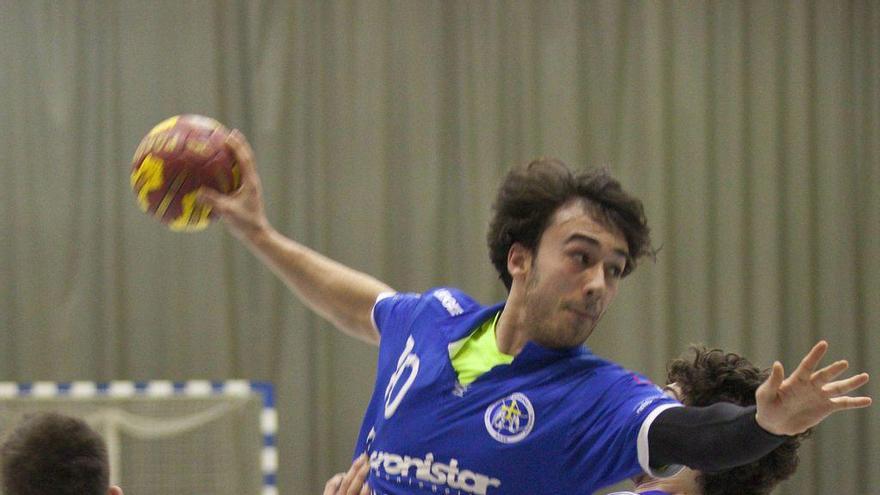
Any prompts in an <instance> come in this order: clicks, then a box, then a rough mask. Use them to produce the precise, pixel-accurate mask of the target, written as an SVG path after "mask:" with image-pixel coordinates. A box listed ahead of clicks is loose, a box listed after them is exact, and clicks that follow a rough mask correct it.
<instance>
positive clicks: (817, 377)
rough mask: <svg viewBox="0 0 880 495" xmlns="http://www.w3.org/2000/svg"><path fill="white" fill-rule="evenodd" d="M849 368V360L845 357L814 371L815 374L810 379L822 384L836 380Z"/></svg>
mask: <svg viewBox="0 0 880 495" xmlns="http://www.w3.org/2000/svg"><path fill="white" fill-rule="evenodd" d="M847 368H849V362H847V361H846V360H845V359H841V360H840V361H837V362H835V363H831V364H829V365H828V366H826V367H824V368H822V369H821V370H819V371H817V372H815V373H813V375H812V376H811V377H810V381H812V382H814V383H818V384H820V385H822V384H825V383H829V382H830V381H831V380H834V379H835V378H837V377H838V376H840V374H841V373H843V372H844V371H846V369H847Z"/></svg>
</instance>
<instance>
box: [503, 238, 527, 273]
mask: <svg viewBox="0 0 880 495" xmlns="http://www.w3.org/2000/svg"><path fill="white" fill-rule="evenodd" d="M531 268H532V250H531V249H529V248H527V247H525V246H523V245H522V244H520V243H518V242H514V243H513V245H511V246H510V250H509V251H507V271H508V272H510V276H511V277H513V278H517V277H518V276H523V275H525V274H527V273H528V272H529V270H530V269H531Z"/></svg>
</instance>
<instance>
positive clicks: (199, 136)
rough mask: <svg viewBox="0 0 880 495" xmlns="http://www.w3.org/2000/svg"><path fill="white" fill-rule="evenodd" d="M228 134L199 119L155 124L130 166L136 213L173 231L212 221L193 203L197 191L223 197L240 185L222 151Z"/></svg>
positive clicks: (233, 166)
mask: <svg viewBox="0 0 880 495" xmlns="http://www.w3.org/2000/svg"><path fill="white" fill-rule="evenodd" d="M228 135H229V129H227V128H226V127H224V126H223V125H222V124H220V123H219V122H217V121H216V120H214V119H211V118H208V117H202V116H200V115H177V116H174V117H171V118H169V119H166V120H164V121H162V122H160V123H159V124H158V125H157V126H156V127H154V128H153V129H152V130H151V131H150V132H149V133H148V134H147V135H146V136H145V137H144V139H143V140H141V143H140V145H138V147H137V151H135V153H134V158H132V164H131V187H132V189H134V193H135V194H136V195H137V202H138V205H139V206H140V208H141V210H143V211H144V212H145V213H147V214H149V215H151V216H153V217H155V218H156V219H158V220H159V221H160V222H162V223H165V224H166V225H168V227H169V228H171V230H175V231H189V232H192V231H197V230H202V229H204V228H205V227H207V226H208V224H209V223H210V221H211V218H213V216H214V215H213V214H212V213H211V208H210V207H208V206H200V205H197V204H196V202H195V197H196V193H197V192H198V190H199V188H201V187H210V188H212V189H216V190H217V191H220V192H221V193H225V194H228V193H230V192H232V191H235V190H236V189H238V187H239V186H240V185H241V175H240V172H239V167H238V163H236V161H235V157H234V156H233V154H232V152H231V151H229V149H227V148H226V146H225V142H226V137H227V136H228Z"/></svg>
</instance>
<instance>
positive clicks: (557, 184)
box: [487, 158, 654, 290]
mask: <svg viewBox="0 0 880 495" xmlns="http://www.w3.org/2000/svg"><path fill="white" fill-rule="evenodd" d="M578 198H580V199H583V200H585V203H586V204H587V205H588V206H587V207H588V209H589V211H590V214H591V216H593V217H594V218H595V220H596V221H598V222H599V223H601V224H602V225H604V226H605V227H607V228H609V229H613V230H616V231H619V232H621V233H622V234H623V236H624V238H625V239H626V243H627V247H628V250H629V253H628V258H627V262H626V267H625V270H624V276H625V275H627V274H629V273H630V272H632V270H633V269H634V268H635V266H636V260H638V259H639V258H641V257H642V256H645V255H652V254H653V252H654V251H653V249H652V247H651V238H650V229H649V228H648V224H647V219H646V218H645V212H644V207H643V206H642V202H641V201H639V200H638V199H637V198H635V197H634V196H631V195H630V194H628V193H627V192H626V191H624V190H623V188H622V187H621V186H620V183H619V182H618V181H617V180H615V179H614V178H613V177H611V175H609V173H608V171H607V170H605V169H589V170H585V171H581V172H577V173H575V172H573V171H572V170H571V169H570V168H569V167H568V166H567V165H566V164H565V163H563V162H562V161H560V160H557V159H554V158H542V159H538V160H535V161H533V162H531V163H529V164H527V165H525V166H519V167H515V168H513V169H512V170H510V172H508V174H507V175H506V176H505V178H504V180H503V182H502V184H501V187H500V188H499V189H498V194H497V196H496V198H495V203H494V205H493V210H494V216H493V218H492V220H491V222H490V225H489V234H488V236H487V237H488V244H489V257H490V259H491V260H492V264H493V265H494V266H495V269H496V270H497V271H498V275H499V277H500V278H501V281H502V282H503V283H504V285H505V287H507V290H510V288H511V285H512V283H513V279H512V276H511V274H510V272H509V271H508V267H507V257H508V253H509V251H510V248H511V246H513V244H514V243H519V244H521V245H523V246H524V247H526V248H527V249H529V250H531V251H533V252H537V250H538V246H539V244H540V241H541V236H542V234H543V233H544V230H545V229H546V228H547V226H548V225H549V224H550V222H551V220H552V218H553V215H554V213H556V211H557V210H559V208H560V207H562V206H563V205H565V204H567V203H569V202H570V201H571V200H573V199H578Z"/></svg>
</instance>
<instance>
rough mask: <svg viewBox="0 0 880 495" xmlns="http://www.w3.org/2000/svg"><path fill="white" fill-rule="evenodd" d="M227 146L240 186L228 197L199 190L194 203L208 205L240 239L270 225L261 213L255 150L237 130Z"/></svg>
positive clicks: (261, 194) (232, 133)
mask: <svg viewBox="0 0 880 495" xmlns="http://www.w3.org/2000/svg"><path fill="white" fill-rule="evenodd" d="M226 146H227V147H228V148H229V150H230V151H231V152H232V153H233V155H234V156H235V159H236V162H237V163H238V169H239V171H240V173H241V187H239V188H238V189H237V190H235V191H234V192H232V193H230V194H222V193H219V192H217V191H215V190H213V189H209V188H204V187H203V188H202V189H200V190H199V194H198V196H197V197H196V200H197V201H198V202H199V203H201V204H204V205H207V206H210V207H211V208H212V210H213V211H214V212H215V213H217V214H218V215H219V216H220V217H221V218H222V219H223V220H224V221H225V222H226V225H227V226H229V230H230V231H231V232H232V234H234V235H235V236H236V237H239V238H241V239H246V238H250V237H251V236H253V235H255V234H257V233H259V232H261V231H264V230H265V229H266V228H268V225H269V222H268V220H267V219H266V214H265V212H264V210H263V186H262V184H261V183H260V176H259V175H258V174H257V169H256V162H255V160H254V150H253V149H251V146H250V144H248V142H247V139H245V137H244V134H242V133H241V132H240V131H239V130H238V129H235V130H233V131H232V132H230V133H229V137H228V138H227V139H226Z"/></svg>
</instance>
